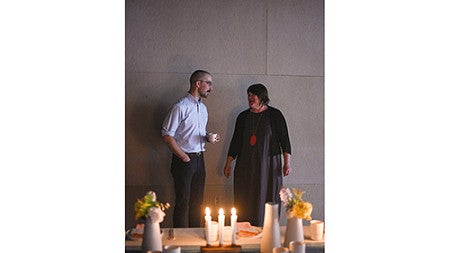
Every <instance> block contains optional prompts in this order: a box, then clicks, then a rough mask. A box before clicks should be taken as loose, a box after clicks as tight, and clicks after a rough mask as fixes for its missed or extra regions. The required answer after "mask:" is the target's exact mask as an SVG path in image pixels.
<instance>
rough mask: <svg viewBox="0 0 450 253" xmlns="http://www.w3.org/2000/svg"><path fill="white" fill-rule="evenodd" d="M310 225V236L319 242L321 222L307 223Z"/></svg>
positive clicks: (321, 229) (321, 235) (321, 231)
mask: <svg viewBox="0 0 450 253" xmlns="http://www.w3.org/2000/svg"><path fill="white" fill-rule="evenodd" d="M309 224H310V236H311V239H312V240H314V241H320V240H322V238H323V226H324V224H323V221H320V220H312V221H310V222H309Z"/></svg>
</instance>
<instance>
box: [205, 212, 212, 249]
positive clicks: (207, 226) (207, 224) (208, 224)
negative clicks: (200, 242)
mask: <svg viewBox="0 0 450 253" xmlns="http://www.w3.org/2000/svg"><path fill="white" fill-rule="evenodd" d="M205 214H206V215H205V237H206V245H211V242H210V240H209V234H210V233H211V232H210V229H211V210H210V209H209V207H206V209H205Z"/></svg>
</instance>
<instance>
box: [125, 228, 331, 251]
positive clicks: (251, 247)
mask: <svg viewBox="0 0 450 253" xmlns="http://www.w3.org/2000/svg"><path fill="white" fill-rule="evenodd" d="M173 230H174V237H175V238H174V239H171V240H169V239H168V235H169V228H163V229H162V231H163V234H162V239H163V245H177V246H181V251H182V252H199V251H200V247H201V246H205V245H206V240H205V236H204V228H174V229H173ZM285 231H286V227H285V226H280V239H281V244H283V242H284V233H285ZM303 234H304V237H305V243H306V247H307V248H308V249H311V250H308V252H311V251H314V252H323V251H324V247H325V235H324V236H323V238H322V240H320V241H313V240H311V238H310V236H309V226H303ZM141 244H142V240H136V241H132V240H126V241H125V251H126V252H138V251H140V250H141ZM218 244H219V241H218V240H217V241H215V242H211V245H212V246H217V245H218ZM230 244H231V242H228V241H224V245H230ZM236 244H237V245H241V247H242V251H243V252H259V249H260V244H261V237H259V238H247V237H237V239H236ZM313 248H316V250H313Z"/></svg>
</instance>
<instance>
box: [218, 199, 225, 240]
mask: <svg viewBox="0 0 450 253" xmlns="http://www.w3.org/2000/svg"><path fill="white" fill-rule="evenodd" d="M224 225H225V215H224V214H223V209H222V208H220V209H219V245H223V227H224Z"/></svg>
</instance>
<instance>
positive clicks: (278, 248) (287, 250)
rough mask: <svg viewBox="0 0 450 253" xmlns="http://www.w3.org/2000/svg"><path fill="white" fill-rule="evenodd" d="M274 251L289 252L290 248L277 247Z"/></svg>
mask: <svg viewBox="0 0 450 253" xmlns="http://www.w3.org/2000/svg"><path fill="white" fill-rule="evenodd" d="M272 253H289V249H288V248H286V247H275V248H273V249H272Z"/></svg>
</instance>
